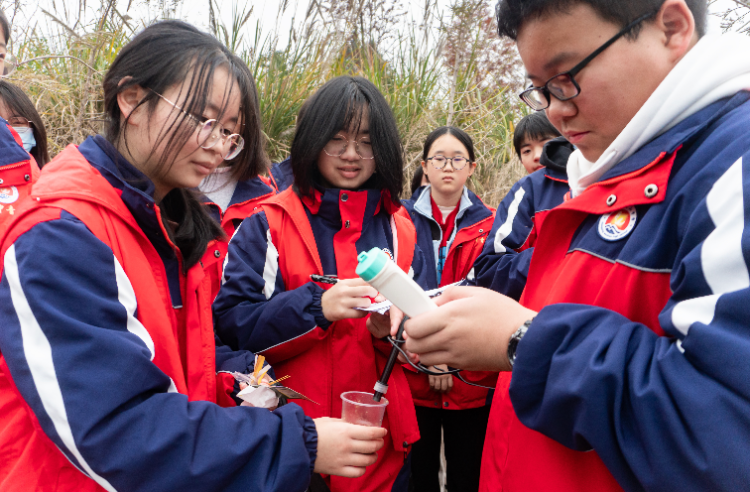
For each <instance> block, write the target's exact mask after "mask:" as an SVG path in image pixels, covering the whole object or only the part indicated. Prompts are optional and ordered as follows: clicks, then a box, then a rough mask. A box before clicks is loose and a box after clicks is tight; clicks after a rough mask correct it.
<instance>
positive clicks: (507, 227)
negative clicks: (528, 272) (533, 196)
mask: <svg viewBox="0 0 750 492" xmlns="http://www.w3.org/2000/svg"><path fill="white" fill-rule="evenodd" d="M525 194H526V190H524V189H523V186H522V187H520V188H518V190H516V193H515V195H513V201H512V202H511V204H510V207H508V217H506V218H505V223H504V224H503V225H501V226H500V228H499V229H498V230H497V232H496V233H495V253H505V252H506V251H507V249H506V248H505V246H503V240H504V239H505V238H506V237H508V236H510V233H511V232H513V221H514V220H515V219H516V214H518V207H519V205H521V200H523V196H524V195H525Z"/></svg>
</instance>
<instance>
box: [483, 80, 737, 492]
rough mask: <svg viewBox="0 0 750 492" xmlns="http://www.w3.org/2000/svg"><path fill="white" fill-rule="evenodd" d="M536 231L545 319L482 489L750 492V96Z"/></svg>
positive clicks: (532, 274) (683, 126)
mask: <svg viewBox="0 0 750 492" xmlns="http://www.w3.org/2000/svg"><path fill="white" fill-rule="evenodd" d="M537 226H538V228H539V236H538V238H537V242H536V252H535V254H534V257H533V258H532V260H531V267H530V269H529V277H528V282H527V286H526V290H525V291H524V294H523V296H522V298H521V303H522V304H523V305H525V306H527V307H529V308H531V309H534V310H537V311H539V314H538V316H537V317H536V318H535V319H534V321H533V323H532V324H531V326H530V328H529V330H528V332H527V334H526V336H525V337H524V338H523V340H522V341H521V343H520V344H519V346H518V352H517V358H516V363H515V367H514V369H513V377H512V381H510V389H509V391H508V383H509V381H508V378H501V380H500V381H499V382H498V391H496V393H495V395H496V396H495V401H494V402H493V405H492V412H491V417H490V425H489V427H488V434H487V440H486V441H485V449H484V457H483V469H482V481H483V488H482V490H484V491H489V490H500V489H502V490H504V491H520V490H523V491H525V492H526V491H532V492H533V491H541V490H556V491H563V492H565V491H574V490H575V491H582V492H586V491H597V492H599V491H609V490H620V487H622V488H623V489H625V490H628V491H641V490H650V491H660V492H662V491H666V492H669V491H685V490H712V491H713V490H747V488H748V484H750V461H748V460H747V456H748V455H750V426H748V415H750V378H748V370H747V368H748V359H750V332H749V331H748V320H750V273H749V272H748V265H750V233H749V232H748V231H750V92H744V91H743V92H739V93H738V94H736V95H735V96H734V97H731V98H725V99H722V100H720V101H718V102H716V103H714V104H711V105H709V106H707V107H706V108H704V109H702V110H700V111H698V112H696V113H695V114H693V115H691V116H689V117H687V118H686V119H684V120H683V121H682V122H680V123H678V124H677V125H675V126H674V127H673V128H671V129H669V130H668V131H666V132H664V133H663V134H661V135H659V136H658V137H656V138H655V139H653V140H652V141H651V142H650V143H647V144H645V145H644V146H643V147H641V148H640V149H639V150H637V151H636V152H635V154H633V155H632V156H630V157H628V158H626V159H625V160H623V161H622V162H620V163H619V164H617V165H616V166H615V167H614V168H612V169H611V170H609V171H608V172H607V173H606V174H605V175H604V176H603V177H602V178H601V180H600V181H598V182H597V183H594V184H593V185H591V186H589V187H588V188H587V189H586V190H585V191H584V192H582V193H581V194H580V195H579V196H577V197H575V198H573V199H571V200H568V201H566V202H565V203H563V204H562V205H560V206H558V207H557V208H555V209H554V210H552V211H551V212H549V213H548V214H547V215H546V216H545V218H544V221H543V222H542V223H541V224H537ZM514 410H515V412H514ZM618 484H619V485H618Z"/></svg>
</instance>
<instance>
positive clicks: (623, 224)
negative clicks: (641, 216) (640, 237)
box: [598, 207, 638, 241]
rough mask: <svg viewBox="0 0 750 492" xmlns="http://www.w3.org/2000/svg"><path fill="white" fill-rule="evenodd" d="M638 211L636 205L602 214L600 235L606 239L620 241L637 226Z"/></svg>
mask: <svg viewBox="0 0 750 492" xmlns="http://www.w3.org/2000/svg"><path fill="white" fill-rule="evenodd" d="M637 218H638V213H637V212H636V211H635V207H628V208H624V209H622V210H620V211H617V212H613V213H611V214H605V215H602V216H601V218H600V219H599V228H598V232H599V235H600V236H601V237H602V239H604V240H605V241H619V240H620V239H622V238H624V237H625V236H627V235H628V234H630V231H632V230H633V227H635V221H636V219H637Z"/></svg>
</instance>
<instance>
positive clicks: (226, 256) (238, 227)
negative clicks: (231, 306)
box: [221, 221, 245, 285]
mask: <svg viewBox="0 0 750 492" xmlns="http://www.w3.org/2000/svg"><path fill="white" fill-rule="evenodd" d="M244 223H245V222H244V221H242V222H240V225H238V226H237V229H235V230H234V233H233V234H232V237H231V239H230V240H229V242H232V239H234V236H236V235H237V233H238V232H240V227H242V224H244ZM227 263H229V251H228V250H227V254H225V255H224V263H223V264H222V265H221V285H224V284H225V283H227V278H226V277H225V276H224V272H225V271H226V270H227Z"/></svg>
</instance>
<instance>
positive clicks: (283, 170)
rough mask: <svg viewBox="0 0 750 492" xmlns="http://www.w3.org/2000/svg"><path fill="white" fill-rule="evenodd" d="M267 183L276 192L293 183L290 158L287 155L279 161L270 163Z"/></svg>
mask: <svg viewBox="0 0 750 492" xmlns="http://www.w3.org/2000/svg"><path fill="white" fill-rule="evenodd" d="M268 181H269V184H270V185H272V186H273V187H274V188H276V192H277V193H281V192H282V191H284V190H286V189H287V188H289V187H290V186H292V185H293V184H294V172H293V171H292V159H291V158H290V157H287V158H286V159H284V160H283V161H281V162H275V163H273V164H272V165H271V169H270V171H269V172H268Z"/></svg>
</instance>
